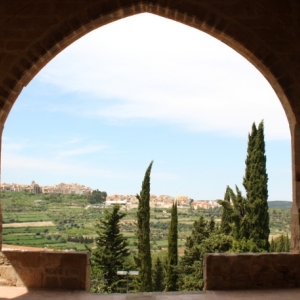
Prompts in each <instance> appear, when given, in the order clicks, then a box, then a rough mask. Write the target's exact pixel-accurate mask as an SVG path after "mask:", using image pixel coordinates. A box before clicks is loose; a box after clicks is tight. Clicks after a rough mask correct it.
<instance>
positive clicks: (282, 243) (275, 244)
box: [270, 234, 291, 252]
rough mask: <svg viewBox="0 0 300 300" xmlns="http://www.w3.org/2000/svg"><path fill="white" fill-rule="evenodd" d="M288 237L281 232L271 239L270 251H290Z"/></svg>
mask: <svg viewBox="0 0 300 300" xmlns="http://www.w3.org/2000/svg"><path fill="white" fill-rule="evenodd" d="M290 243H291V241H290V238H289V236H288V235H286V236H284V235H283V234H282V235H280V236H279V237H277V238H275V239H273V238H272V240H271V244H270V252H289V251H290Z"/></svg>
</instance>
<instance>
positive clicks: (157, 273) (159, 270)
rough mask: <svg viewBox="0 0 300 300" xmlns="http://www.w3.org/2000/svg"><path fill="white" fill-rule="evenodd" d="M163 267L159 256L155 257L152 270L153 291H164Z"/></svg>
mask: <svg viewBox="0 0 300 300" xmlns="http://www.w3.org/2000/svg"><path fill="white" fill-rule="evenodd" d="M164 277H165V276H164V267H163V264H162V261H161V259H160V258H159V256H157V257H156V260H155V264H154V268H153V291H154V292H162V291H163V290H164V285H163V282H164Z"/></svg>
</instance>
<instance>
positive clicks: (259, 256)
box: [203, 253, 300, 290]
mask: <svg viewBox="0 0 300 300" xmlns="http://www.w3.org/2000/svg"><path fill="white" fill-rule="evenodd" d="M203 271H204V289H205V290H229V289H231V290H234V289H266V288H276V289H277V288H293V287H300V254H293V253H243V254H206V255H205V258H204V266H203Z"/></svg>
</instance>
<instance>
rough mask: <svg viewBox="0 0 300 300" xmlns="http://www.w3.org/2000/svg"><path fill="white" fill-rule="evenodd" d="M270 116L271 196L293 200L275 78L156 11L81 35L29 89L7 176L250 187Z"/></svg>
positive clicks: (130, 186)
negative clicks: (250, 143)
mask: <svg viewBox="0 0 300 300" xmlns="http://www.w3.org/2000/svg"><path fill="white" fill-rule="evenodd" d="M262 119H264V122H265V139H266V153H267V169H268V174H269V200H291V197H292V195H291V194H292V192H291V191H292V186H291V146H290V143H291V142H290V132H289V128H288V122H287V119H286V116H285V113H284V111H283V108H282V106H281V104H280V101H279V100H278V98H277V96H276V95H275V93H274V91H273V89H272V88H271V86H270V85H269V83H268V82H267V81H266V79H265V78H264V77H263V76H262V75H261V74H260V73H259V71H257V70H256V69H255V68H254V67H253V66H252V65H251V64H250V63H249V62H248V61H246V60H245V59H244V58H243V57H241V56H240V55H239V54H237V53H236V52H235V51H234V50H232V49H231V48H229V47H227V46H226V45H224V44H222V43H221V42H219V41H218V40H216V39H214V38H212V37H210V36H208V35H207V34H205V33H203V32H201V31H198V30H196V29H193V28H190V27H187V26H185V25H182V24H179V23H176V22H174V21H170V20H167V19H164V18H161V17H157V16H154V15H150V14H141V15H136V16H133V17H129V18H126V19H122V20H120V21H117V22H114V23H111V24H108V25H106V26H103V27H102V28H99V29H97V30H95V31H93V32H91V33H90V34H88V35H86V36H84V37H83V38H81V39H80V40H78V41H77V42H75V43H73V44H72V45H71V46H69V47H68V48H67V49H66V50H64V51H63V52H62V53H60V54H59V55H58V56H57V57H55V58H54V59H53V60H52V61H51V62H50V63H49V64H48V65H46V67H45V68H44V69H42V70H41V71H40V72H39V74H37V76H36V77H35V78H34V79H33V80H32V81H31V82H30V84H29V85H28V86H27V87H25V88H24V90H23V92H22V93H21V95H20V96H19V98H18V99H17V101H16V103H15V105H14V107H13V109H12V111H11V113H10V115H9V117H8V120H7V122H6V124H5V129H4V134H3V150H2V182H15V183H22V184H27V183H28V184H29V183H30V182H31V181H32V180H35V181H36V182H37V183H39V184H40V185H50V184H56V183H60V182H65V183H71V182H77V183H81V184H84V185H87V186H90V187H91V188H93V189H97V188H98V189H100V190H105V191H107V193H108V194H135V193H137V192H139V191H140V188H141V182H142V179H143V176H144V172H145V170H146V168H147V166H148V165H149V163H150V161H151V160H154V165H153V169H152V177H151V193H153V194H156V195H162V194H168V195H172V196H176V195H188V196H189V197H191V198H193V199H196V200H206V199H208V200H214V199H220V198H223V194H224V191H225V188H226V186H227V185H230V186H232V187H234V185H235V184H237V185H238V186H239V187H240V188H242V179H243V175H244V168H245V163H244V162H245V157H246V149H247V136H248V132H249V131H250V129H251V125H252V123H253V122H254V121H255V122H256V123H258V122H260V121H261V120H262Z"/></svg>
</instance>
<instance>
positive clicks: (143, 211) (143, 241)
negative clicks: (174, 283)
mask: <svg viewBox="0 0 300 300" xmlns="http://www.w3.org/2000/svg"><path fill="white" fill-rule="evenodd" d="M152 165H153V161H151V163H150V165H149V166H148V168H147V170H146V173H145V176H144V180H143V183H142V190H141V192H140V194H139V195H138V194H137V195H136V197H137V199H138V200H139V204H138V211H137V239H138V255H137V257H136V263H137V267H138V269H139V291H140V292H151V291H152V278H151V277H152V274H151V273H152V266H151V252H150V226H149V223H150V174H151V168H152Z"/></svg>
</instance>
